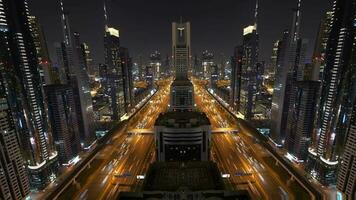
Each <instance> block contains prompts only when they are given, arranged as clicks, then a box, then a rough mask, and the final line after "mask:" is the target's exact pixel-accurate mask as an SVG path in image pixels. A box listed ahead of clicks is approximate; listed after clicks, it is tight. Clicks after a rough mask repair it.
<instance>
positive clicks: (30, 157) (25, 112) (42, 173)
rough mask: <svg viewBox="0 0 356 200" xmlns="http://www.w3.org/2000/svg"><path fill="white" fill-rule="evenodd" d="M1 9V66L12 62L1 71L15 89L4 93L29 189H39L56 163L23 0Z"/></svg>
mask: <svg viewBox="0 0 356 200" xmlns="http://www.w3.org/2000/svg"><path fill="white" fill-rule="evenodd" d="M1 7H2V8H3V9H2V11H1V12H0V13H1V15H3V18H4V19H5V20H2V24H1V25H2V28H1V29H2V30H3V31H5V32H6V37H5V39H4V40H5V41H6V42H4V43H3V44H5V45H7V47H6V46H3V45H1V47H2V48H7V51H8V53H9V55H10V56H9V57H8V60H4V63H12V65H9V66H10V68H11V69H8V70H7V71H3V70H1V72H2V73H5V74H6V76H8V77H13V79H15V80H16V81H18V82H16V84H15V85H11V88H16V89H11V90H8V92H9V93H8V94H9V95H10V94H11V98H9V99H11V101H9V103H10V105H11V106H10V107H11V112H12V113H13V115H14V118H15V119H14V122H15V126H16V127H17V131H19V133H18V135H19V137H20V138H19V139H20V142H21V143H20V144H21V150H22V155H23V157H24V160H25V163H26V165H27V170H28V173H29V176H30V183H31V186H32V187H34V188H37V189H42V188H44V187H45V186H46V185H47V184H48V183H49V182H50V181H51V180H53V178H55V176H56V172H57V167H58V162H57V152H56V151H54V148H53V144H52V143H51V137H52V136H51V134H50V131H49V128H48V123H47V111H46V109H45V103H44V97H43V88H42V80H41V77H40V73H39V69H38V58H37V52H36V46H35V43H34V39H33V34H32V32H31V27H30V25H29V24H30V23H29V10H28V5H27V1H23V0H11V1H8V0H6V1H5V0H3V1H2V2H1ZM10 91H11V92H10ZM16 162H18V161H16Z"/></svg>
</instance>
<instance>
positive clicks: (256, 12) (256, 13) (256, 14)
mask: <svg viewBox="0 0 356 200" xmlns="http://www.w3.org/2000/svg"><path fill="white" fill-rule="evenodd" d="M258 7H259V6H258V0H256V7H255V29H256V32H257V22H258Z"/></svg>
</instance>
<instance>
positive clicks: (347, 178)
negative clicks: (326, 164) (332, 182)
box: [337, 105, 356, 200]
mask: <svg viewBox="0 0 356 200" xmlns="http://www.w3.org/2000/svg"><path fill="white" fill-rule="evenodd" d="M345 141H346V144H345V147H344V148H345V149H344V152H343V155H342V161H341V163H340V167H339V170H338V176H337V189H338V190H340V191H341V192H342V193H344V195H345V196H346V199H347V200H351V199H356V157H355V155H356V146H355V144H356V105H354V108H353V111H352V114H351V123H350V127H348V132H347V134H346V140H345Z"/></svg>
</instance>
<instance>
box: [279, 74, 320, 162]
mask: <svg viewBox="0 0 356 200" xmlns="http://www.w3.org/2000/svg"><path fill="white" fill-rule="evenodd" d="M319 86H320V83H319V82H318V81H299V82H297V83H296V87H297V89H296V91H297V92H296V95H295V101H294V104H293V105H290V108H289V110H290V111H291V113H289V115H288V121H287V128H286V130H287V133H286V142H285V148H286V149H287V150H288V152H289V153H290V154H292V155H293V156H294V157H295V159H296V161H297V162H302V161H305V160H306V158H307V156H308V147H309V145H310V143H311V138H312V137H311V136H312V132H313V129H314V116H315V112H316V104H317V99H318V92H319Z"/></svg>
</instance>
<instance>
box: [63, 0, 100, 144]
mask: <svg viewBox="0 0 356 200" xmlns="http://www.w3.org/2000/svg"><path fill="white" fill-rule="evenodd" d="M60 7H61V21H62V30H63V42H61V43H60V45H57V57H58V60H59V61H58V63H59V64H60V67H61V68H62V69H63V70H62V72H64V75H63V76H62V81H61V82H62V84H68V85H70V86H72V88H73V96H74V103H75V112H76V114H77V116H78V117H77V120H78V125H79V133H80V142H81V145H82V148H83V149H85V150H87V149H89V148H91V147H92V145H93V144H94V143H95V141H96V136H95V121H94V117H95V116H94V111H93V101H92V98H91V94H90V86H89V77H88V74H87V72H86V69H85V61H84V58H83V55H82V53H81V46H80V44H81V42H80V35H79V33H77V32H74V33H73V32H72V31H71V26H70V24H69V12H67V11H66V10H65V9H64V5H63V2H62V1H60Z"/></svg>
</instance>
